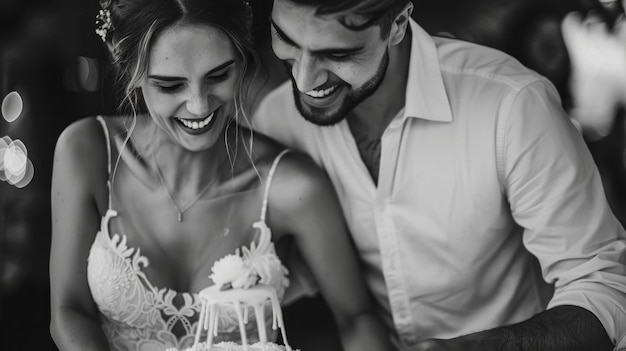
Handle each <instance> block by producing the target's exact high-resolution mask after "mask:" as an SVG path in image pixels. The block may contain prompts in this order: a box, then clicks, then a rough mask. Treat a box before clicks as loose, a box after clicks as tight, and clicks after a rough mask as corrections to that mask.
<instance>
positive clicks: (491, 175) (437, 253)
mask: <svg viewBox="0 0 626 351" xmlns="http://www.w3.org/2000/svg"><path fill="white" fill-rule="evenodd" d="M410 28H411V33H412V35H411V38H412V39H411V40H412V48H411V60H410V72H409V77H408V85H407V89H406V101H405V107H404V109H403V110H402V111H400V113H399V114H398V115H397V116H395V118H394V119H393V120H392V121H391V123H390V124H389V126H388V127H387V129H386V130H385V132H384V134H383V136H382V140H381V148H382V149H381V158H380V173H379V180H378V185H377V186H376V184H375V183H374V182H373V181H372V179H371V176H370V174H369V172H368V170H367V168H366V167H365V165H364V163H363V162H362V160H361V158H360V156H359V152H358V150H357V147H356V144H355V141H354V138H353V137H352V134H351V133H350V129H349V127H348V124H347V122H346V121H343V122H341V123H339V124H337V125H335V126H332V127H318V126H315V125H313V124H311V123H309V122H307V121H305V120H304V119H303V118H302V117H301V116H300V115H299V113H298V111H297V109H296V107H295V104H294V102H293V94H292V91H291V89H292V86H291V83H290V82H286V83H285V84H283V85H282V86H280V87H279V88H277V89H276V90H275V91H273V92H272V93H270V95H268V96H267V97H266V99H265V100H264V102H263V103H262V104H261V105H260V107H259V109H258V111H257V113H256V114H255V116H254V117H253V124H254V128H255V129H257V130H259V131H261V132H263V133H264V134H267V135H269V136H271V137H273V138H275V139H276V140H278V141H280V142H282V143H284V144H285V145H287V146H288V147H290V148H293V149H295V150H299V151H301V152H304V153H306V154H309V155H310V156H311V157H312V158H313V159H314V160H315V161H316V162H317V163H318V164H319V165H321V166H322V168H324V169H325V170H326V172H327V173H328V175H329V177H330V179H331V180H332V182H333V184H334V186H335V189H336V191H337V193H338V195H339V198H340V201H341V205H342V207H343V210H344V214H345V216H346V220H347V223H348V226H349V229H350V231H351V234H352V237H353V238H354V242H355V245H356V247H357V250H358V252H359V254H360V257H361V259H362V261H363V265H364V266H363V267H364V273H365V277H366V280H367V283H368V284H369V287H370V288H371V290H372V292H373V294H374V296H375V298H376V301H377V305H378V307H379V308H380V309H381V310H382V316H383V317H384V318H385V322H386V323H387V325H388V327H389V328H390V330H395V331H396V332H397V337H398V338H397V339H396V341H397V342H398V343H399V344H403V345H411V344H413V343H415V342H417V341H419V340H421V339H423V338H430V337H437V338H449V337H454V336H459V335H462V334H466V333H471V332H475V331H480V330H484V329H487V328H492V327H496V326H499V325H503V324H510V323H515V322H520V321H522V320H525V319H528V318H529V317H531V316H532V315H534V314H536V313H538V312H540V311H542V310H544V309H546V308H550V307H554V306H557V305H576V306H580V307H583V308H585V309H588V310H589V311H591V312H593V313H594V314H595V315H596V316H597V317H598V318H599V320H600V321H601V322H602V324H603V325H604V327H605V328H606V331H607V333H608V335H609V337H610V338H611V340H612V341H613V342H614V343H616V344H617V345H618V346H619V347H618V348H621V347H626V265H625V264H626V241H625V240H624V238H626V234H625V233H624V229H623V227H622V226H621V225H620V223H619V222H618V220H617V219H616V218H615V216H614V215H613V213H612V212H611V209H610V208H609V206H608V204H607V201H606V199H605V194H604V191H603V188H602V184H601V180H600V176H599V174H598V171H597V168H596V166H595V163H594V161H593V159H592V157H591V155H590V153H589V151H588V149H587V147H586V145H585V143H584V141H583V139H582V137H581V136H580V134H579V133H578V131H577V130H576V129H575V128H574V127H573V125H572V124H571V123H570V121H569V120H568V118H567V116H566V113H565V112H564V111H563V109H562V107H561V103H560V98H559V95H558V93H557V91H556V89H555V88H554V87H553V85H552V84H551V83H550V82H549V81H548V80H546V79H545V78H543V77H541V76H539V75H538V74H536V73H535V72H533V71H531V70H529V69H527V68H525V67H523V66H522V65H521V64H520V63H519V62H517V61H516V60H515V59H513V58H511V57H510V56H508V55H506V54H504V53H502V52H499V51H496V50H494V49H490V48H487V47H483V46H479V45H475V44H472V43H468V42H464V41H459V40H454V39H446V38H437V37H431V36H430V35H428V34H427V33H426V32H425V31H424V30H423V29H421V28H420V27H419V26H418V25H417V24H416V23H415V22H413V21H411V24H410Z"/></svg>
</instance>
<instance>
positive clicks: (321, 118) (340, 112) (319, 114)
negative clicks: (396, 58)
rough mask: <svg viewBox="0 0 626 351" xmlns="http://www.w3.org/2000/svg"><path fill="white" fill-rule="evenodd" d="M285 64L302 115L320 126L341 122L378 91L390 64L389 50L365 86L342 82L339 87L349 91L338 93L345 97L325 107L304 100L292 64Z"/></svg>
mask: <svg viewBox="0 0 626 351" xmlns="http://www.w3.org/2000/svg"><path fill="white" fill-rule="evenodd" d="M283 65H284V66H285V69H286V70H287V75H288V76H289V78H290V79H291V84H292V86H293V98H294V101H295V103H296V107H297V108H298V111H299V112H300V114H301V115H302V117H304V119H306V120H307V121H309V122H311V123H314V124H317V125H319V126H331V125H334V124H337V123H339V122H341V121H342V120H343V119H344V118H346V116H347V115H348V113H349V112H350V111H352V109H353V108H355V107H356V106H357V105H358V104H360V103H361V102H362V101H363V100H365V99H367V98H368V97H370V96H371V95H372V94H374V92H376V90H377V89H378V87H379V86H380V84H381V83H382V81H383V79H384V78H385V74H386V72H387V66H388V65H389V51H386V52H385V54H384V55H383V58H382V59H381V62H380V65H378V69H377V70H376V73H375V74H374V76H373V77H372V78H370V79H369V80H368V81H367V82H365V83H364V84H363V86H361V87H360V88H358V89H351V88H350V85H348V84H341V85H342V86H340V87H338V88H337V89H338V90H339V89H348V91H347V92H345V93H344V92H341V91H337V92H336V94H341V93H343V94H345V97H344V98H343V99H341V100H338V101H336V102H335V103H334V106H330V107H324V108H321V107H316V106H311V105H309V104H307V103H306V102H304V101H303V100H302V95H304V93H302V92H300V90H298V86H297V85H296V81H295V79H294V78H293V75H292V74H291V65H289V64H288V63H287V62H285V61H283Z"/></svg>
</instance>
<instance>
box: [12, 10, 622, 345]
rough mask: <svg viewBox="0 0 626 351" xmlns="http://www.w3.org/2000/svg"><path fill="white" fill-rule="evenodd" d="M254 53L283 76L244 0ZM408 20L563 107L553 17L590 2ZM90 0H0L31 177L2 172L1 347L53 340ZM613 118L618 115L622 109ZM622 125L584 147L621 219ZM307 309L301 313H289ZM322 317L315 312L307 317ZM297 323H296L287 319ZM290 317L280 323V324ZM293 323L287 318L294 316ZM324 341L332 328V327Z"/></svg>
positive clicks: (262, 17)
mask: <svg viewBox="0 0 626 351" xmlns="http://www.w3.org/2000/svg"><path fill="white" fill-rule="evenodd" d="M251 2H252V4H253V6H254V11H255V19H256V24H255V28H256V34H257V37H258V39H259V44H258V45H259V50H260V52H261V55H262V58H263V61H264V63H265V64H266V67H267V75H266V77H267V81H266V87H267V88H270V87H274V86H276V85H277V84H279V83H280V82H282V81H283V80H284V79H285V76H284V73H283V70H282V68H280V67H279V65H277V64H276V61H275V60H274V59H273V56H272V53H271V49H270V48H269V42H268V36H267V33H268V28H267V20H266V18H267V16H268V13H269V9H270V7H269V6H270V0H252V1H251ZM414 3H415V11H414V17H415V18H416V19H417V20H418V22H420V23H421V24H422V25H423V26H424V27H425V28H426V29H427V30H429V31H430V32H432V33H444V34H445V35H453V36H456V37H459V38H461V39H465V40H469V41H474V42H478V43H481V44H484V45H488V46H492V47H496V48H499V49H501V50H503V51H505V52H508V53H510V54H511V55H513V56H515V57H517V58H518V59H519V60H520V61H521V62H522V63H524V64H526V65H527V66H529V67H530V68H532V69H534V70H536V71H537V72H539V73H541V74H543V75H545V76H546V77H548V78H549V79H550V80H551V81H552V82H553V83H554V84H555V85H556V86H557V88H558V89H559V91H560V92H561V95H562V98H563V104H564V107H565V108H566V109H569V108H571V101H570V97H569V93H568V89H567V83H568V78H569V74H570V67H569V60H568V57H567V52H566V49H565V47H564V45H563V42H562V38H561V34H560V21H561V19H562V18H563V16H564V15H565V14H566V13H568V12H570V11H582V12H587V11H589V10H592V9H594V10H596V11H598V12H599V13H601V14H602V15H604V16H606V17H607V18H609V19H610V18H611V17H612V16H614V14H613V13H612V12H611V11H606V10H605V7H603V6H601V5H600V4H599V3H598V1H597V0H432V1H420V0H414ZM98 9H99V6H98V3H97V1H96V0H1V1H0V98H4V97H5V96H7V95H8V94H9V93H10V92H12V91H17V92H18V93H19V94H20V96H21V98H22V101H23V110H22V111H21V114H20V117H19V118H18V119H17V120H16V121H14V122H8V121H6V120H5V119H0V138H2V137H5V136H8V137H10V138H11V139H13V140H15V139H20V140H21V141H22V142H23V143H24V144H25V145H26V147H27V149H28V158H29V159H30V160H31V161H32V164H33V165H34V177H33V178H32V181H31V182H30V183H29V184H28V185H26V186H24V187H22V188H18V187H15V186H13V185H11V184H9V183H8V182H6V181H0V333H1V334H0V335H2V340H3V346H2V347H0V348H2V350H56V347H55V346H54V344H53V343H52V340H51V338H50V334H49V330H48V325H49V318H50V312H49V279H48V259H49V246H50V236H51V229H50V228H51V225H50V223H51V216H50V176H51V170H52V156H53V151H54V145H55V142H56V139H57V137H58V135H59V134H60V132H61V131H62V130H63V129H64V128H65V127H66V126H67V125H68V124H70V123H71V122H73V121H75V120H77V119H79V118H81V117H84V116H88V115H95V114H107V113H114V112H115V109H116V103H115V101H114V98H113V94H112V93H111V92H112V84H111V77H110V76H109V75H108V74H107V69H108V67H109V66H108V64H107V61H106V55H105V52H104V49H103V47H102V42H101V41H100V38H99V37H98V36H97V35H96V34H95V33H94V29H95V28H94V26H95V15H96V14H97V12H98ZM620 117H621V116H620ZM624 140H625V138H624V125H623V121H622V119H621V118H619V119H617V122H616V125H615V128H614V129H613V132H612V133H611V134H610V135H609V136H607V137H605V138H603V139H601V140H594V141H589V142H588V145H589V147H590V149H591V151H592V153H593V155H594V157H595V159H596V161H597V164H598V167H599V168H600V170H601V173H602V176H603V180H604V184H605V189H606V192H607V195H608V197H609V200H610V202H611V205H612V206H613V209H614V212H615V213H616V214H617V215H618V217H619V218H620V219H621V220H622V223H624V219H625V216H624V215H625V213H626V211H624V202H625V201H624V200H625V199H626V189H625V188H624V187H625V185H626V182H625V181H624V180H625V179H626V177H625V176H626V174H625V167H624V162H625V157H624V149H625V148H624ZM285 312H286V318H288V319H293V320H294V321H296V320H299V322H300V324H299V325H297V326H296V327H293V328H290V329H289V335H290V342H291V343H292V344H293V345H302V346H304V344H301V343H299V342H298V341H296V340H298V338H300V337H304V336H303V335H305V334H307V333H310V332H311V330H313V329H315V328H317V329H318V330H320V332H321V333H324V332H325V331H327V329H328V328H325V327H327V326H328V325H329V324H328V323H330V322H329V321H328V311H327V309H326V308H325V305H324V302H323V301H321V300H320V299H312V300H309V301H304V302H302V303H299V304H297V305H295V306H293V307H290V308H288V309H287V310H286V311H285ZM303 315H304V316H308V318H309V319H307V320H310V322H309V321H303V318H295V317H296V316H303ZM314 315H319V316H320V318H317V319H316V318H310V317H311V316H314ZM294 323H295V322H294ZM287 325H288V326H289V325H290V324H289V322H287ZM294 325H295V324H294ZM320 335H326V336H328V337H329V338H330V337H333V336H332V335H330V334H320Z"/></svg>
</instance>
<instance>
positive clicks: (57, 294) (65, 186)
mask: <svg viewBox="0 0 626 351" xmlns="http://www.w3.org/2000/svg"><path fill="white" fill-rule="evenodd" d="M104 139H105V138H104V135H103V131H102V128H101V127H100V125H99V124H98V122H97V121H95V120H94V119H84V120H80V121H78V122H76V123H74V124H72V125H71V126H70V127H68V128H67V129H66V130H65V131H64V132H63V133H62V134H61V136H60V137H59V140H58V141H57V145H56V149H55V155H54V167H53V174H52V193H51V201H52V247H51V253H50V301H51V323H50V332H51V334H52V338H53V339H54V342H55V343H56V345H57V347H58V348H59V350H62V351H66V350H81V351H86V350H108V349H109V347H108V344H107V341H106V338H105V337H104V334H103V332H102V329H101V327H100V324H99V322H98V311H97V308H96V306H95V303H94V301H93V299H92V297H91V294H90V291H89V287H88V284H87V256H88V253H89V248H90V246H91V244H92V242H93V240H94V237H95V234H96V232H97V231H98V229H99V224H100V213H99V211H98V208H97V204H96V196H95V194H96V193H97V192H98V191H99V192H100V193H99V196H102V195H103V194H102V191H103V190H106V178H107V170H106V164H107V161H106V144H105V141H104ZM104 196H106V194H104ZM105 201H106V198H105Z"/></svg>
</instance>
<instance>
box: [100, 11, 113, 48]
mask: <svg viewBox="0 0 626 351" xmlns="http://www.w3.org/2000/svg"><path fill="white" fill-rule="evenodd" d="M112 28H113V24H112V22H111V11H109V9H101V10H100V11H99V12H98V14H97V15H96V34H98V35H99V36H100V38H101V39H102V41H103V42H104V41H106V39H107V34H108V32H109V30H111V29H112Z"/></svg>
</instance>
